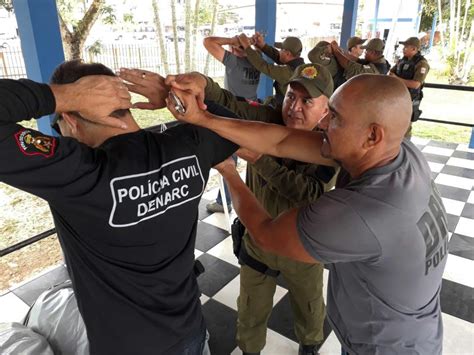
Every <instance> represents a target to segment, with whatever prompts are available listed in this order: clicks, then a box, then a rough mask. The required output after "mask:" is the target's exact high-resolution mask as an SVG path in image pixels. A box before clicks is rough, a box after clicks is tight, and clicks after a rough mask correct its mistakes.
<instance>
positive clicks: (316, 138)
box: [198, 113, 335, 166]
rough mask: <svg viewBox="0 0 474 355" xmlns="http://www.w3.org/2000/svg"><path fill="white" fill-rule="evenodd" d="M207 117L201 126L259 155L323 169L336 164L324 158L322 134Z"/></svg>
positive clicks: (210, 115)
mask: <svg viewBox="0 0 474 355" xmlns="http://www.w3.org/2000/svg"><path fill="white" fill-rule="evenodd" d="M206 115H207V116H208V118H207V119H204V120H201V121H200V122H199V123H198V124H200V125H202V126H204V127H206V128H208V129H210V130H212V131H214V132H216V133H217V134H219V135H220V136H222V137H224V138H226V139H229V140H231V141H233V142H234V143H236V144H238V145H240V146H241V147H244V148H247V149H250V150H252V151H254V152H256V153H259V154H267V155H273V156H277V157H283V158H291V159H295V160H298V161H303V162H308V163H315V164H321V165H330V166H333V165H335V163H334V161H332V160H329V159H325V158H323V157H322V156H321V153H320V147H321V145H322V142H323V136H322V134H321V133H319V132H313V131H304V130H299V129H292V128H288V127H284V126H281V125H276V124H268V123H263V122H254V121H243V120H236V119H230V118H224V117H218V116H214V115H212V114H210V113H206Z"/></svg>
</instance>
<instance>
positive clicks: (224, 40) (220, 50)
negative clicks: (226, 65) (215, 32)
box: [203, 36, 239, 63]
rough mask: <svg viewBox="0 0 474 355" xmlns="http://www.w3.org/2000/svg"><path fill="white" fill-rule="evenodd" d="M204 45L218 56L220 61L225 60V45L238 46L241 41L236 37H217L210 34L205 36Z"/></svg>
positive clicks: (210, 52) (211, 53)
mask: <svg viewBox="0 0 474 355" xmlns="http://www.w3.org/2000/svg"><path fill="white" fill-rule="evenodd" d="M203 44H204V47H205V48H206V49H207V51H208V52H209V54H210V55H212V56H213V57H214V58H216V59H217V60H218V61H219V62H221V63H222V62H223V61H224V55H225V49H224V47H223V46H225V45H230V46H238V45H239V41H238V40H237V38H235V37H230V38H229V37H216V36H210V37H206V38H204V41H203Z"/></svg>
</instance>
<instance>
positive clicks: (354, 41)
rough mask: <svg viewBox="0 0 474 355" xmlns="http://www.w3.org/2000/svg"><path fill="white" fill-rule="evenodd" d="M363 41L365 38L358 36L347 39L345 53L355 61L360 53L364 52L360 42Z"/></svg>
mask: <svg viewBox="0 0 474 355" xmlns="http://www.w3.org/2000/svg"><path fill="white" fill-rule="evenodd" d="M364 42H365V39H362V38H360V37H357V36H354V37H351V38H349V39H348V40H347V52H346V53H347V55H348V56H349V58H351V60H353V61H357V59H359V58H360V56H361V55H362V53H364V49H363V48H362V44H363V43H364Z"/></svg>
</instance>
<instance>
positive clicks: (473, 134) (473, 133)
mask: <svg viewBox="0 0 474 355" xmlns="http://www.w3.org/2000/svg"><path fill="white" fill-rule="evenodd" d="M469 148H471V149H474V127H473V128H472V131H471V140H470V141H469Z"/></svg>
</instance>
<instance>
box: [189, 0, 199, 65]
mask: <svg viewBox="0 0 474 355" xmlns="http://www.w3.org/2000/svg"><path fill="white" fill-rule="evenodd" d="M200 3H201V1H200V0H196V3H195V5H194V23H193V43H192V46H191V48H192V51H193V54H192V58H193V59H192V62H191V70H196V53H197V51H196V36H197V28H198V23H199V5H200Z"/></svg>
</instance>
